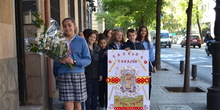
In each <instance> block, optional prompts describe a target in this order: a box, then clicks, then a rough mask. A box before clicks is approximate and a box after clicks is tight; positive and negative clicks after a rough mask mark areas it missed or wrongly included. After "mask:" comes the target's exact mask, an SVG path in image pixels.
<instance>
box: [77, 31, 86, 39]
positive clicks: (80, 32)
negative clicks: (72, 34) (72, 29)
mask: <svg viewBox="0 0 220 110" xmlns="http://www.w3.org/2000/svg"><path fill="white" fill-rule="evenodd" d="M78 35H79V36H80V37H82V38H84V39H85V36H84V34H83V32H82V31H79V32H78Z"/></svg>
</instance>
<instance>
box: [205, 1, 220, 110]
mask: <svg viewBox="0 0 220 110" xmlns="http://www.w3.org/2000/svg"><path fill="white" fill-rule="evenodd" d="M215 12H216V19H215V27H214V33H215V40H216V42H214V43H212V44H211V47H212V52H213V53H212V80H213V81H212V86H211V87H209V88H208V93H207V108H208V109H210V110H219V108H220V104H219V102H220V68H219V65H220V31H219V30H220V0H216V7H215Z"/></svg>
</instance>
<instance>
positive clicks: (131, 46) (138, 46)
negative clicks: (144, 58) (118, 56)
mask: <svg viewBox="0 0 220 110" xmlns="http://www.w3.org/2000/svg"><path fill="white" fill-rule="evenodd" d="M127 37H128V39H129V40H128V41H127V42H126V43H125V44H124V46H123V47H122V48H123V49H126V50H127V49H128V50H145V48H144V45H143V44H142V43H140V42H137V41H136V38H137V33H136V31H135V30H134V29H128V31H127Z"/></svg>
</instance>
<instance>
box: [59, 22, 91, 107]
mask: <svg viewBox="0 0 220 110" xmlns="http://www.w3.org/2000/svg"><path fill="white" fill-rule="evenodd" d="M62 25H63V31H64V33H65V38H66V41H67V44H68V48H69V50H70V52H69V54H68V56H67V57H65V58H63V59H62V60H61V61H60V62H56V68H57V69H58V72H56V73H57V74H56V75H55V77H56V79H57V80H58V86H59V99H60V100H61V101H63V102H64V107H65V110H81V102H84V101H85V100H86V99H87V93H86V78H85V74H84V67H86V66H87V65H89V64H90V63H91V56H90V52H89V48H88V45H87V43H86V41H85V39H83V38H81V37H80V36H79V35H77V34H76V33H75V32H76V26H75V21H74V19H73V18H65V19H64V20H63V21H62ZM67 63H70V64H72V65H74V69H72V68H70V67H67V66H66V64H67Z"/></svg>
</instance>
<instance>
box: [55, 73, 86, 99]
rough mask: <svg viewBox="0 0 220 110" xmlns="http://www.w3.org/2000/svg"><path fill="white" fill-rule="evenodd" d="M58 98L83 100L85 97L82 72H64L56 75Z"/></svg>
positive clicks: (84, 81) (84, 80)
mask: <svg viewBox="0 0 220 110" xmlns="http://www.w3.org/2000/svg"><path fill="white" fill-rule="evenodd" d="M58 86H59V100H60V101H63V102H84V101H86V99H87V92H86V78H85V74H84V73H64V74H60V75H59V76H58Z"/></svg>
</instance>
